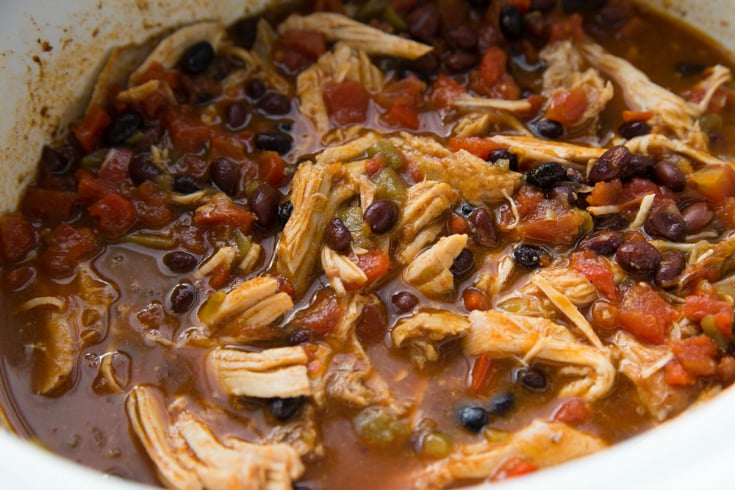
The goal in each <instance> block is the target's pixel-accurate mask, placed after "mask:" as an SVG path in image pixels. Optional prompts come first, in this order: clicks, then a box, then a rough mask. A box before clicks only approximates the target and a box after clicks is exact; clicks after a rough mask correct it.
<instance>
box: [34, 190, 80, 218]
mask: <svg viewBox="0 0 735 490" xmlns="http://www.w3.org/2000/svg"><path fill="white" fill-rule="evenodd" d="M78 199H79V195H78V194H77V193H76V192H70V191H56V190H50V189H41V188H38V187H29V188H27V189H26V191H25V192H24V193H23V198H22V200H21V201H20V210H21V211H22V212H23V214H24V215H25V216H27V217H28V218H30V219H38V220H42V221H43V222H44V223H45V224H47V225H53V226H56V225H58V224H59V223H61V222H62V221H68V220H70V219H72V218H73V217H74V215H75V214H76V211H77V201H78Z"/></svg>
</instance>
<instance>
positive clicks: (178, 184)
mask: <svg viewBox="0 0 735 490" xmlns="http://www.w3.org/2000/svg"><path fill="white" fill-rule="evenodd" d="M206 186H207V185H206V184H205V183H204V181H203V180H202V179H200V178H199V177H195V176H193V175H189V174H178V175H174V185H173V188H174V191H176V192H179V193H181V194H193V193H195V192H199V191H201V190H202V189H204V188H205V187H206Z"/></svg>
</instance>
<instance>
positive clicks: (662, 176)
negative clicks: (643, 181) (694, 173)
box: [653, 160, 687, 192]
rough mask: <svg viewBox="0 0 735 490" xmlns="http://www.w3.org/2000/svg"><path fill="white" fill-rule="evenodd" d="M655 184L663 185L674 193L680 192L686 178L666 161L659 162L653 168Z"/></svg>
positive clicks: (685, 182) (677, 168)
mask: <svg viewBox="0 0 735 490" xmlns="http://www.w3.org/2000/svg"><path fill="white" fill-rule="evenodd" d="M653 173H654V175H655V176H656V182H657V183H659V184H661V185H665V186H666V187H668V188H669V189H671V190H672V191H674V192H681V191H683V190H684V188H685V187H686V184H687V178H686V176H685V175H684V173H683V172H682V171H681V170H679V167H677V166H676V165H674V164H673V163H671V162H670V161H668V160H661V161H659V162H658V163H656V165H655V166H654V167H653Z"/></svg>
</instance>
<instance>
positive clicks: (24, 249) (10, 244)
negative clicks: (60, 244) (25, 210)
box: [0, 214, 36, 264]
mask: <svg viewBox="0 0 735 490" xmlns="http://www.w3.org/2000/svg"><path fill="white" fill-rule="evenodd" d="M35 245H36V231H35V230H34V229H33V225H31V223H30V221H28V220H27V219H25V218H24V217H23V216H22V215H20V214H4V215H2V216H0V259H2V261H3V263H6V264H7V263H10V262H17V261H18V260H20V259H22V258H23V257H24V256H25V254H26V253H28V251H29V250H31V249H32V248H33V247H34V246H35Z"/></svg>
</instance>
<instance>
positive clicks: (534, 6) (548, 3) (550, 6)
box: [531, 0, 556, 12]
mask: <svg viewBox="0 0 735 490" xmlns="http://www.w3.org/2000/svg"><path fill="white" fill-rule="evenodd" d="M554 7H556V0H531V11H532V12H533V11H540V12H550V11H551V10H554Z"/></svg>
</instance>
